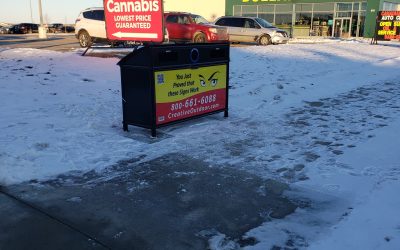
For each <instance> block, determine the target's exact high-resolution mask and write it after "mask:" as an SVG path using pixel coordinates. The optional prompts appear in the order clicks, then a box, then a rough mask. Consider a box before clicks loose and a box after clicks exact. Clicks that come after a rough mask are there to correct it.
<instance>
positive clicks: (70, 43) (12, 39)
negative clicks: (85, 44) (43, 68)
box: [0, 34, 80, 51]
mask: <svg viewBox="0 0 400 250" xmlns="http://www.w3.org/2000/svg"><path fill="white" fill-rule="evenodd" d="M0 47H7V48H34V49H46V50H54V51H73V50H76V49H79V48H80V47H79V43H78V42H77V40H76V38H75V35H74V34H48V39H46V40H43V39H39V38H38V34H27V35H0Z"/></svg>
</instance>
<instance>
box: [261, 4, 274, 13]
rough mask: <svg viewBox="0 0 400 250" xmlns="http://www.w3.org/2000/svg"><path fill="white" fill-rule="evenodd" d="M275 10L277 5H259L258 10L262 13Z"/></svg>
mask: <svg viewBox="0 0 400 250" xmlns="http://www.w3.org/2000/svg"><path fill="white" fill-rule="evenodd" d="M274 11H275V5H273V4H271V5H259V6H258V12H260V13H268V12H269V13H274Z"/></svg>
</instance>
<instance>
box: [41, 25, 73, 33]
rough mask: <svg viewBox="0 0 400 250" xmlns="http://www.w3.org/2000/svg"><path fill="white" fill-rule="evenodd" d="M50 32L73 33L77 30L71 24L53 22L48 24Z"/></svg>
mask: <svg viewBox="0 0 400 250" xmlns="http://www.w3.org/2000/svg"><path fill="white" fill-rule="evenodd" d="M47 29H48V32H49V33H71V32H75V28H74V27H73V26H70V25H64V24H62V23H52V24H49V25H48V26H47Z"/></svg>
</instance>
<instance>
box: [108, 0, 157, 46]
mask: <svg viewBox="0 0 400 250" xmlns="http://www.w3.org/2000/svg"><path fill="white" fill-rule="evenodd" d="M162 2H163V0H104V14H105V21H106V30H107V38H108V39H110V40H122V41H143V42H163V40H164V28H163V19H164V17H163V6H162Z"/></svg>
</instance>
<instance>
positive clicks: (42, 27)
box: [39, 0, 47, 39]
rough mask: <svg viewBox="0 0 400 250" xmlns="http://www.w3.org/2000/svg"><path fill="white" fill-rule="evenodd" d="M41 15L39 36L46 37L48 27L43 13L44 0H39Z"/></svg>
mask: <svg viewBox="0 0 400 250" xmlns="http://www.w3.org/2000/svg"><path fill="white" fill-rule="evenodd" d="M39 16H40V27H39V38H42V39H46V38H47V34H46V27H44V25H43V14H42V0H39Z"/></svg>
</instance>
